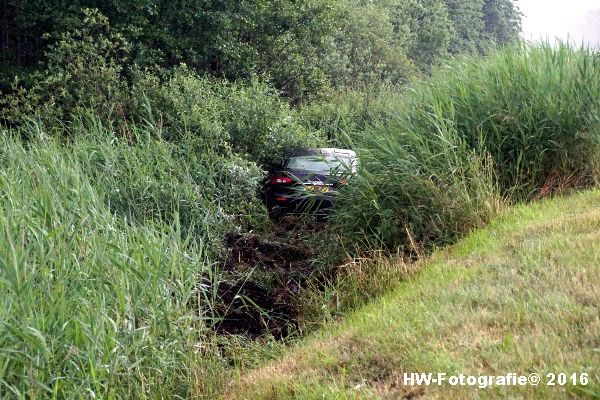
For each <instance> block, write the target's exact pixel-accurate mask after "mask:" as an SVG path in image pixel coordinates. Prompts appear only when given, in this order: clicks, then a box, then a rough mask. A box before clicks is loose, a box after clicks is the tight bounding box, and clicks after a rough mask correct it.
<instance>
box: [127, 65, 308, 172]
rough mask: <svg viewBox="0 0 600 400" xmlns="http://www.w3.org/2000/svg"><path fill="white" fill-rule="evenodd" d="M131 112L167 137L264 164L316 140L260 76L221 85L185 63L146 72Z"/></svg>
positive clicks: (135, 88) (135, 91)
mask: <svg viewBox="0 0 600 400" xmlns="http://www.w3.org/2000/svg"><path fill="white" fill-rule="evenodd" d="M133 93H134V99H135V100H134V105H133V107H132V113H133V114H134V118H136V119H137V120H140V121H145V122H150V124H151V126H152V127H153V129H154V130H155V131H156V132H157V133H158V135H160V136H161V137H164V138H166V139H168V140H169V141H173V142H179V143H182V144H183V143H195V145H197V146H199V147H201V148H199V149H198V150H200V151H211V152H213V151H214V152H216V153H219V154H230V152H233V153H236V154H239V155H240V156H243V157H245V158H246V159H248V160H251V161H254V162H256V163H258V164H259V165H260V166H263V167H264V168H267V169H269V168H272V167H274V166H275V165H277V164H279V163H281V162H282V161H283V159H284V157H285V155H286V154H287V153H288V152H289V151H290V150H291V149H294V148H296V147H305V146H309V145H312V144H316V143H318V142H319V137H318V136H317V135H316V134H314V133H312V132H310V131H307V130H306V129H304V128H303V127H302V126H301V125H300V123H299V122H298V121H297V118H295V111H294V110H292V109H291V108H290V106H289V104H288V103H286V102H285V101H284V100H283V99H282V98H281V97H280V95H279V94H278V93H277V92H276V91H275V90H274V89H273V88H272V87H271V86H269V85H268V84H266V83H264V82H261V81H259V80H256V79H254V80H251V81H249V82H246V83H226V82H225V81H219V80H216V79H212V78H201V77H198V76H197V75H196V74H194V73H193V72H191V71H190V70H189V69H187V68H185V67H180V68H178V69H176V70H175V71H174V72H172V73H169V74H167V76H166V77H163V79H160V78H159V77H157V76H156V75H151V74H146V75H144V76H143V77H142V78H141V79H140V80H139V82H138V83H137V84H136V85H135V86H134V89H133Z"/></svg>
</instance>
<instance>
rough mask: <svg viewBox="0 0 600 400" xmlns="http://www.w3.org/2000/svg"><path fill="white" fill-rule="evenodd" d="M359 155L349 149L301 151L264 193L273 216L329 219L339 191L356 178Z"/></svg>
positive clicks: (288, 162)
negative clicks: (294, 214)
mask: <svg viewBox="0 0 600 400" xmlns="http://www.w3.org/2000/svg"><path fill="white" fill-rule="evenodd" d="M357 168H358V159H357V157H356V153H355V152H354V151H352V150H347V149H335V148H316V149H298V150H296V151H294V152H293V153H292V155H291V156H290V157H289V158H288V159H287V160H286V162H285V163H284V164H283V166H282V168H280V169H279V170H278V171H277V172H275V173H274V174H271V176H270V177H269V179H268V181H267V182H266V184H265V187H264V189H263V193H264V197H265V201H266V205H267V208H268V210H269V215H270V216H271V217H272V218H275V219H276V218H279V217H281V216H282V215H284V214H288V213H311V214H316V215H320V216H324V215H327V213H328V212H329V211H330V210H331V209H332V208H333V204H334V199H335V195H336V191H337V190H338V189H339V187H340V186H343V185H345V184H346V183H347V182H348V180H349V179H351V178H352V176H354V175H355V174H356V171H357Z"/></svg>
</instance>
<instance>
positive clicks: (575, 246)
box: [226, 190, 600, 399]
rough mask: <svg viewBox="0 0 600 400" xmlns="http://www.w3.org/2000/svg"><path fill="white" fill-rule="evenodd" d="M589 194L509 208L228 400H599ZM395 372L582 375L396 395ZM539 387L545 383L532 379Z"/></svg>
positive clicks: (596, 215)
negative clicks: (574, 381)
mask: <svg viewBox="0 0 600 400" xmlns="http://www.w3.org/2000/svg"><path fill="white" fill-rule="evenodd" d="M599 204H600V191H597V190H596V191H591V192H586V193H582V194H577V195H573V196H570V197H567V198H560V199H554V200H548V201H542V202H539V203H536V204H532V205H527V206H520V207H516V208H515V209H514V210H512V211H511V212H509V213H507V214H505V215H504V216H502V217H500V218H498V219H496V220H494V221H493V222H492V223H491V224H490V225H489V226H488V227H487V228H485V229H483V230H479V231H476V232H474V233H472V234H471V235H469V236H468V237H466V238H465V239H463V240H462V241H460V242H459V243H458V244H456V245H454V246H452V247H449V248H447V249H446V250H442V251H438V252H437V253H435V254H434V255H433V256H432V257H431V258H430V259H429V260H427V261H425V262H424V263H423V264H422V271H421V273H419V274H416V275H413V277H412V278H410V279H408V280H407V281H405V282H403V283H401V284H400V285H399V286H398V287H397V289H395V290H394V291H393V292H392V293H389V294H388V295H387V296H385V297H384V298H382V299H381V300H379V301H376V302H372V303H370V304H369V305H367V306H366V307H364V308H362V309H359V310H357V311H356V312H354V313H352V314H350V315H348V316H347V317H346V318H345V319H344V320H342V321H340V322H339V323H337V324H334V325H331V326H330V327H329V328H328V329H326V330H324V331H323V332H322V333H320V334H318V335H316V336H313V337H311V338H309V339H307V340H306V341H304V342H301V343H300V344H299V346H298V347H297V348H296V349H294V350H291V351H290V352H289V353H288V354H287V355H286V356H285V357H283V358H282V359H280V360H279V361H276V362H273V363H271V364H270V365H267V366H265V367H263V368H260V369H257V370H255V371H254V372H251V373H249V374H245V375H243V376H241V377H240V379H239V380H237V381H236V382H235V383H234V384H233V385H232V386H231V387H230V388H229V390H228V392H227V395H226V397H228V398H265V399H278V398H298V399H306V398H314V399H317V398H319V399H324V398H327V399H328V398H336V399H338V398H342V399H343V398H361V399H362V398H394V399H396V398H402V397H404V396H405V397H407V398H412V396H423V398H456V399H462V398H480V397H481V398H507V397H511V398H521V397H525V398H571V397H578V398H579V397H590V398H597V397H598V396H600V375H599V374H600V279H599V277H600V207H599ZM403 372H434V373H436V372H446V373H448V374H460V373H464V374H473V375H480V374H487V375H500V374H507V373H509V372H516V373H520V374H525V375H527V374H529V373H534V372H535V373H539V374H540V375H541V376H542V377H545V376H546V374H547V373H560V372H565V373H569V374H570V373H588V374H589V376H590V378H589V383H588V384H587V386H573V385H571V384H567V385H566V386H546V385H544V384H540V385H539V386H524V387H508V388H507V387H498V386H496V387H492V388H488V389H480V390H478V389H476V388H472V387H466V388H451V387H450V386H449V385H443V386H439V387H438V386H430V387H406V386H403V385H402V382H401V377H402V373H403ZM542 379H543V381H545V378H542Z"/></svg>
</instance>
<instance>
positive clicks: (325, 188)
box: [304, 185, 329, 192]
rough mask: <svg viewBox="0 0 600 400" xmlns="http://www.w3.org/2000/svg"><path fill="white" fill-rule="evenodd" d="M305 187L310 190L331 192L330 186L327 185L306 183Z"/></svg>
mask: <svg viewBox="0 0 600 400" xmlns="http://www.w3.org/2000/svg"><path fill="white" fill-rule="evenodd" d="M304 188H305V189H306V190H308V191H310V192H329V186H325V185H305V186H304Z"/></svg>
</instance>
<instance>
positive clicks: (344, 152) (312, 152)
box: [292, 147, 356, 157]
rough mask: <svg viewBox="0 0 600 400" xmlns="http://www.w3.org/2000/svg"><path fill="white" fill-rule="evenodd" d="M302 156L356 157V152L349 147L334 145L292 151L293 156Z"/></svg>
mask: <svg viewBox="0 0 600 400" xmlns="http://www.w3.org/2000/svg"><path fill="white" fill-rule="evenodd" d="M301 156H334V157H335V156H349V157H356V153H355V152H354V151H352V150H348V149H336V148H333V147H321V148H314V149H298V150H296V151H294V152H293V153H292V157H301Z"/></svg>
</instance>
